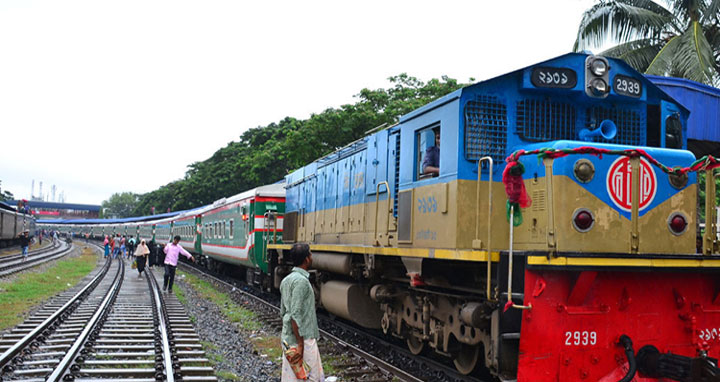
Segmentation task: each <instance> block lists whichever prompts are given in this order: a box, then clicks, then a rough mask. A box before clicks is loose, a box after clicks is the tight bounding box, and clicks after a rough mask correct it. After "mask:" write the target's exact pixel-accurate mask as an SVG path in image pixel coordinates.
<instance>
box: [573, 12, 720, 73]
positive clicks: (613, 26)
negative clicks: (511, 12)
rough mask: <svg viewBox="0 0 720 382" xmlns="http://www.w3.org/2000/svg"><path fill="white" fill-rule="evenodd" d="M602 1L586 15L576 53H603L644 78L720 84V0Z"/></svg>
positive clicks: (575, 48) (579, 34) (580, 30)
mask: <svg viewBox="0 0 720 382" xmlns="http://www.w3.org/2000/svg"><path fill="white" fill-rule="evenodd" d="M667 4H668V8H667V9H666V8H664V7H662V6H661V5H659V4H657V3H655V2H653V1H651V0H599V1H598V3H597V4H595V5H594V6H593V7H591V8H590V9H589V10H587V11H585V14H584V15H583V19H582V21H581V22H580V26H579V28H578V35H577V40H576V41H575V45H574V47H573V49H574V50H575V51H580V50H583V49H587V48H589V47H598V46H600V45H602V44H603V43H604V42H605V40H606V39H607V38H610V39H611V40H612V41H614V42H616V43H618V45H617V46H615V47H613V48H611V49H608V50H607V51H605V52H603V53H602V54H603V55H606V56H611V57H617V58H621V59H623V60H625V61H626V62H627V63H628V64H630V65H631V66H632V67H634V68H635V69H636V70H638V71H640V72H644V73H647V74H654V75H661V76H674V77H681V78H687V79H690V80H693V81H697V82H702V83H705V84H708V85H718V84H720V0H693V1H687V0H668V1H667Z"/></svg>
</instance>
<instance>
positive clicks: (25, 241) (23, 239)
mask: <svg viewBox="0 0 720 382" xmlns="http://www.w3.org/2000/svg"><path fill="white" fill-rule="evenodd" d="M29 235H30V231H23V233H21V234H20V248H22V255H23V261H25V260H27V256H28V247H29V246H30V236H29Z"/></svg>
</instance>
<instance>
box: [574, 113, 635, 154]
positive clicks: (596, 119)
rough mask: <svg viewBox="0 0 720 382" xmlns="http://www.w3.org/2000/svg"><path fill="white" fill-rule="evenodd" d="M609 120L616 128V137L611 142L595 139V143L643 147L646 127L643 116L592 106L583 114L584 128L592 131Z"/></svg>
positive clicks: (600, 138) (599, 138)
mask: <svg viewBox="0 0 720 382" xmlns="http://www.w3.org/2000/svg"><path fill="white" fill-rule="evenodd" d="M606 119H609V120H611V121H613V122H615V125H616V126H617V136H615V138H613V139H612V140H607V139H603V138H602V137H595V138H594V139H593V140H594V141H595V142H605V143H616V144H620V145H631V146H641V145H643V135H642V133H643V129H642V127H643V126H645V125H646V121H645V114H644V113H639V112H637V111H635V110H628V109H619V108H604V107H598V106H593V107H590V108H588V109H587V111H586V113H585V126H586V127H587V128H588V129H590V130H593V129H595V128H597V127H598V126H599V125H600V122H602V121H604V120H606Z"/></svg>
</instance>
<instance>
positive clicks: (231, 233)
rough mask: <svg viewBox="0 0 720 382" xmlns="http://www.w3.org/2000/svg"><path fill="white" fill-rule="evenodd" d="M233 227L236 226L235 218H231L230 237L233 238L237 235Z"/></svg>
mask: <svg viewBox="0 0 720 382" xmlns="http://www.w3.org/2000/svg"><path fill="white" fill-rule="evenodd" d="M233 228H235V220H234V219H230V239H232V238H233V236H235V232H234V231H233Z"/></svg>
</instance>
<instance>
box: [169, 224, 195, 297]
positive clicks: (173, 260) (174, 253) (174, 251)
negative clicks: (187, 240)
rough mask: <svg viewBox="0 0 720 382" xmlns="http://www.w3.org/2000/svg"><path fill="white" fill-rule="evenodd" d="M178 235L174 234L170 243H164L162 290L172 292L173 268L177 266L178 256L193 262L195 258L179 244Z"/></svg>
mask: <svg viewBox="0 0 720 382" xmlns="http://www.w3.org/2000/svg"><path fill="white" fill-rule="evenodd" d="M179 243H180V236H175V237H174V238H173V241H172V243H167V244H165V248H163V252H165V276H163V291H168V292H170V293H172V287H173V282H174V281H175V268H177V262H178V256H180V254H182V255H183V256H185V257H187V258H188V259H190V260H191V261H192V262H193V263H194V262H195V258H194V257H193V255H191V254H190V252H188V251H186V250H185V248H183V247H181V246H180V244H179Z"/></svg>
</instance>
